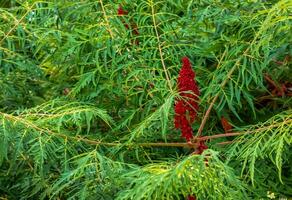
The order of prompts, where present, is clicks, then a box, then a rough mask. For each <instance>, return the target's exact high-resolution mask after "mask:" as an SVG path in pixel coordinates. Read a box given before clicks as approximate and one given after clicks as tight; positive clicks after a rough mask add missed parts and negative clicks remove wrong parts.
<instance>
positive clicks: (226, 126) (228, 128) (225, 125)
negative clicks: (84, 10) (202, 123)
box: [221, 117, 232, 133]
mask: <svg viewBox="0 0 292 200" xmlns="http://www.w3.org/2000/svg"><path fill="white" fill-rule="evenodd" d="M221 124H222V127H223V129H224V131H225V133H228V132H230V131H231V130H232V126H231V124H230V123H229V122H228V120H227V119H226V118H225V117H221Z"/></svg>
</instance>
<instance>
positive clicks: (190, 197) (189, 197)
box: [188, 195, 196, 200]
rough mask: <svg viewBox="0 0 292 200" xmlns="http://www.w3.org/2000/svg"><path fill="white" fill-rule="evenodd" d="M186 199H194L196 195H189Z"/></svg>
mask: <svg viewBox="0 0 292 200" xmlns="http://www.w3.org/2000/svg"><path fill="white" fill-rule="evenodd" d="M188 200H196V197H194V196H191V195H189V196H188Z"/></svg>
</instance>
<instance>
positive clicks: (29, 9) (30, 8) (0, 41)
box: [0, 3, 35, 45]
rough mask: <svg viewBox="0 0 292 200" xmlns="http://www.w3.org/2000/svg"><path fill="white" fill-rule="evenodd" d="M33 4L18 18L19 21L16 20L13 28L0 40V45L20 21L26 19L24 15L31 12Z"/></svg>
mask: <svg viewBox="0 0 292 200" xmlns="http://www.w3.org/2000/svg"><path fill="white" fill-rule="evenodd" d="M34 5H35V3H33V4H32V5H31V6H30V7H29V8H28V10H27V11H26V13H25V14H24V15H23V16H22V17H21V18H20V20H16V23H15V24H14V26H13V27H12V28H11V29H10V30H9V31H8V32H7V33H6V34H5V35H4V37H3V38H2V39H1V40H0V45H1V44H2V42H3V41H4V40H5V39H6V38H7V37H8V36H9V35H10V34H11V33H12V32H13V31H14V30H15V29H16V28H17V27H18V25H19V24H20V23H21V22H22V20H23V19H24V18H25V17H26V15H27V14H28V13H29V12H30V11H31V10H32V8H33V7H34Z"/></svg>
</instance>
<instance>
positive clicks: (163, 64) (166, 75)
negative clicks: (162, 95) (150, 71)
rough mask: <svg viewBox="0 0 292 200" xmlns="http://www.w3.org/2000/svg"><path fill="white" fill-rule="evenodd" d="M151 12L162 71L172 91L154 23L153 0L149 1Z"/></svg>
mask: <svg viewBox="0 0 292 200" xmlns="http://www.w3.org/2000/svg"><path fill="white" fill-rule="evenodd" d="M151 12H152V20H153V24H154V30H155V34H156V38H157V42H158V50H159V55H160V60H161V64H162V67H163V70H164V73H165V77H166V80H167V83H168V87H169V89H170V91H172V86H171V82H170V78H169V74H168V71H167V69H166V66H165V62H164V58H163V55H162V48H161V45H160V36H159V34H158V30H157V24H156V20H155V13H154V6H153V1H151Z"/></svg>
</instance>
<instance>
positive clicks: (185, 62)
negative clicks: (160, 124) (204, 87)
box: [174, 57, 200, 141]
mask: <svg viewBox="0 0 292 200" xmlns="http://www.w3.org/2000/svg"><path fill="white" fill-rule="evenodd" d="M194 78H195V72H194V71H193V69H192V67H191V62H190V60H189V59H188V57H183V58H182V68H181V70H180V72H179V77H178V81H177V85H178V90H179V92H180V96H181V97H182V98H179V99H177V101H176V104H175V118H174V125H175V128H177V129H180V130H181V133H182V137H184V138H185V139H186V140H187V141H190V140H191V138H192V137H193V130H192V126H191V124H192V123H193V122H194V120H195V118H196V115H197V111H198V109H199V104H198V100H199V97H198V96H199V95H200V91H199V87H198V85H197V83H196V81H195V79H194Z"/></svg>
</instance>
